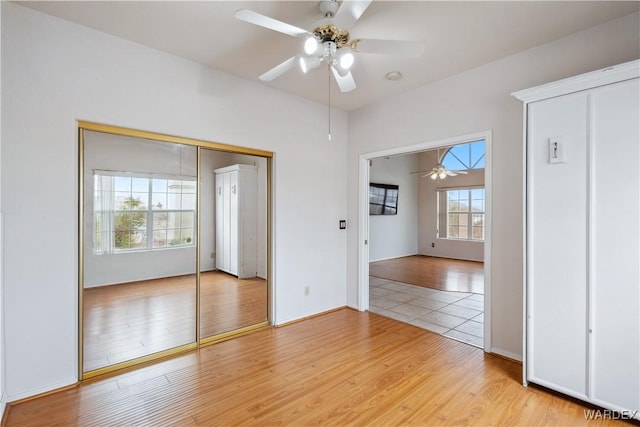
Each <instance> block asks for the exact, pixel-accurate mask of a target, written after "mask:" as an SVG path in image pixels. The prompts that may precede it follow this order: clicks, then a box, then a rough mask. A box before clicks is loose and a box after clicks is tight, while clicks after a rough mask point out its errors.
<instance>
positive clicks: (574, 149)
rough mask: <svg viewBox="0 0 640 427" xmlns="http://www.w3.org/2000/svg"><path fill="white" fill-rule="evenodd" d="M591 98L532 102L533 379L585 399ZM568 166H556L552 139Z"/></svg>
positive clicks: (576, 96) (530, 308)
mask: <svg viewBox="0 0 640 427" xmlns="http://www.w3.org/2000/svg"><path fill="white" fill-rule="evenodd" d="M586 97H587V95H586V94H585V93H577V94H573V95H568V96H563V97H559V98H552V99H547V100H544V101H539V102H535V103H531V104H529V106H528V108H529V112H528V114H529V115H528V117H529V122H528V129H529V134H528V138H527V150H528V156H527V161H528V165H527V167H528V177H527V185H528V187H529V190H528V224H527V226H528V231H527V235H528V237H527V247H528V250H527V253H528V257H527V263H528V266H527V272H528V279H527V283H528V288H527V292H528V297H529V298H528V307H527V322H528V325H527V326H528V327H527V334H528V346H527V360H528V363H527V377H528V379H529V380H530V381H532V382H535V383H538V384H541V385H544V386H547V387H549V388H553V389H555V390H558V391H561V392H563V393H566V394H570V395H573V396H575V397H579V398H585V397H586V394H587V380H586V376H587V310H586V307H587V286H586V283H587V263H586V258H587V256H586V254H587V252H586V251H587V237H586V233H587V215H586V207H587V186H586V182H587V134H586V132H587V102H586V100H587V99H586ZM554 140H557V141H559V142H560V146H559V149H560V150H562V151H564V160H565V161H564V162H561V163H551V162H550V156H551V154H552V152H551V150H550V142H552V141H554Z"/></svg>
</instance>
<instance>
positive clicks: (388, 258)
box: [369, 253, 420, 262]
mask: <svg viewBox="0 0 640 427" xmlns="http://www.w3.org/2000/svg"><path fill="white" fill-rule="evenodd" d="M416 255H420V254H418V253H415V254H405V255H395V256H390V257H386V258H378V259H370V260H369V262H378V261H388V260H390V259H398V258H406V257H410V256H416Z"/></svg>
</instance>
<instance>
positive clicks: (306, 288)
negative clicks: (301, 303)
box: [304, 286, 309, 296]
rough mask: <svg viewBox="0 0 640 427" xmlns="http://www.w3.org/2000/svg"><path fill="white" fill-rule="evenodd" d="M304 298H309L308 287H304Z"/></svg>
mask: <svg viewBox="0 0 640 427" xmlns="http://www.w3.org/2000/svg"><path fill="white" fill-rule="evenodd" d="M304 296H309V286H305V287H304Z"/></svg>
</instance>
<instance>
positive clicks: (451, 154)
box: [441, 141, 484, 171]
mask: <svg viewBox="0 0 640 427" xmlns="http://www.w3.org/2000/svg"><path fill="white" fill-rule="evenodd" d="M441 164H442V166H444V167H445V168H446V169H447V170H453V171H456V170H467V169H484V141H476V142H468V143H466V144H460V145H454V146H453V147H451V148H449V149H448V150H447V151H446V153H444V155H443V156H442V161H441Z"/></svg>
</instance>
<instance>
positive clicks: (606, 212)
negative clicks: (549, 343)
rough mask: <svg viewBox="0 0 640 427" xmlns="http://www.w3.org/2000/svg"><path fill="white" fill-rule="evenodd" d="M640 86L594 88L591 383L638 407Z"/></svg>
mask: <svg viewBox="0 0 640 427" xmlns="http://www.w3.org/2000/svg"><path fill="white" fill-rule="evenodd" d="M639 94H640V88H639V87H638V79H635V80H630V81H626V82H621V83H618V84H614V85H609V86H605V87H602V88H599V89H597V90H595V91H594V92H593V94H592V95H591V109H592V127H591V129H592V134H593V141H594V142H593V155H592V165H593V171H592V178H591V182H592V194H593V196H592V230H593V238H592V241H591V252H592V254H591V261H592V266H591V271H592V283H591V287H592V292H591V304H590V306H591V313H590V317H591V330H592V334H591V340H592V343H591V369H590V371H591V381H592V382H591V390H592V399H594V400H595V401H597V402H601V404H603V405H605V406H608V407H618V408H620V409H627V410H635V409H639V408H640V173H639V172H638V171H639V167H640V138H639V133H640V122H639V119H638V118H639V117H640V109H639V107H638V105H639V100H638V99H639Z"/></svg>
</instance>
